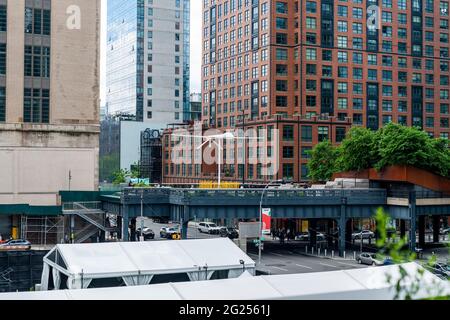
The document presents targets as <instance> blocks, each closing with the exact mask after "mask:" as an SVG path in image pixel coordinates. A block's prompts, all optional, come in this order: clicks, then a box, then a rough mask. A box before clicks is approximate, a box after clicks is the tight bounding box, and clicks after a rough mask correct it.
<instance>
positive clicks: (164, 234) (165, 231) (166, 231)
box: [159, 227, 180, 239]
mask: <svg viewBox="0 0 450 320" xmlns="http://www.w3.org/2000/svg"><path fill="white" fill-rule="evenodd" d="M179 234H180V228H179V227H162V228H161V230H160V231H159V236H160V237H161V238H166V239H172V236H173V235H179Z"/></svg>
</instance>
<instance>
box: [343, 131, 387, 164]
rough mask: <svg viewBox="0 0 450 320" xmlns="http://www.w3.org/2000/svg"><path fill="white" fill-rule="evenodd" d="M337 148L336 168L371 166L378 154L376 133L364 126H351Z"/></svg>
mask: <svg viewBox="0 0 450 320" xmlns="http://www.w3.org/2000/svg"><path fill="white" fill-rule="evenodd" d="M339 149H340V150H339V155H340V156H339V158H338V160H337V168H336V169H337V170H339V171H361V170H364V169H367V168H371V167H373V165H374V164H375V163H376V161H377V156H378V146H377V140H376V134H375V133H374V132H373V131H371V130H369V129H366V128H362V127H353V128H352V129H351V130H350V131H349V132H348V133H347V137H346V139H344V141H343V142H342V144H341V146H340V147H339Z"/></svg>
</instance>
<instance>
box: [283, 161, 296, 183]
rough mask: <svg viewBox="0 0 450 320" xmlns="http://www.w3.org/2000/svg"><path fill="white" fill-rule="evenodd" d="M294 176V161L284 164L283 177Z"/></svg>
mask: <svg viewBox="0 0 450 320" xmlns="http://www.w3.org/2000/svg"><path fill="white" fill-rule="evenodd" d="M293 177H294V165H293V164H292V163H284V164H283V179H287V180H291V179H292V178H293Z"/></svg>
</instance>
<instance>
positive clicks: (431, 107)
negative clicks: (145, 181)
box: [163, 0, 450, 182]
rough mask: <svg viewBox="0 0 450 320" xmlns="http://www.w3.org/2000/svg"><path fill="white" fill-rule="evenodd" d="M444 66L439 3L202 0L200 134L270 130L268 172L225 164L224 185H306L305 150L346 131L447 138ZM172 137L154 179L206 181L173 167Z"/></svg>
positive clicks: (443, 13) (204, 173)
mask: <svg viewBox="0 0 450 320" xmlns="http://www.w3.org/2000/svg"><path fill="white" fill-rule="evenodd" d="M374 6H377V7H374ZM377 8H378V9H377ZM449 64H450V60H449V1H448V0H412V1H409V0H408V1H407V0H348V1H333V0H308V1H306V0H299V1H294V0H290V1H287V0H285V1H275V0H234V1H233V0H227V1H225V0H203V65H202V80H203V81H202V100H203V101H202V120H203V126H204V128H216V129H220V130H223V131H226V130H227V129H228V130H229V129H233V128H242V127H244V128H245V129H248V128H252V129H256V130H259V129H261V128H266V129H268V128H277V129H279V159H278V160H279V168H280V169H279V171H278V173H274V176H273V177H271V176H269V177H268V176H264V177H262V176H261V175H260V174H259V168H258V165H256V166H255V165H250V164H248V165H247V163H244V164H240V165H225V166H224V169H223V172H224V173H226V177H225V179H230V180H238V181H240V180H243V181H247V182H263V181H268V180H270V179H271V178H279V179H281V178H285V179H291V180H293V181H304V180H307V174H308V172H307V166H306V163H307V162H308V155H307V151H308V150H310V149H311V148H312V147H313V146H314V145H315V144H316V143H317V142H319V141H322V140H326V139H329V140H330V141H332V142H333V143H335V144H338V143H339V142H340V141H342V139H343V138H344V136H345V133H346V132H347V131H348V129H349V128H350V126H351V125H356V126H365V127H368V128H371V129H374V130H376V129H378V128H379V127H382V126H383V125H384V124H386V123H389V122H396V123H401V124H404V125H408V126H419V127H421V128H423V130H425V131H426V132H427V133H428V134H429V135H430V136H433V137H444V138H448V136H449V132H450V127H449V103H450V100H449V91H450V85H449V75H450V73H449ZM171 132H172V129H168V130H167V131H166V133H165V135H166V137H164V139H165V143H163V158H164V159H163V176H164V182H195V181H197V180H201V179H204V178H205V177H211V176H213V175H214V174H215V172H216V170H217V169H216V168H215V167H211V166H203V165H201V166H198V165H197V166H195V165H192V166H191V165H189V164H187V165H174V164H172V163H171V154H172V151H171V150H172V147H173V146H175V145H176V144H177V142H176V141H172V142H170V138H169V135H170V133H171ZM213 147H214V146H213ZM194 149H195V148H192V150H194ZM237 151H238V150H237ZM246 152H247V154H249V153H251V150H246ZM241 154H242V152H241ZM258 154H259V152H258ZM263 156H264V155H263ZM237 158H238V157H237ZM244 158H245V156H244Z"/></svg>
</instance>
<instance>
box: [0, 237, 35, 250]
mask: <svg viewBox="0 0 450 320" xmlns="http://www.w3.org/2000/svg"><path fill="white" fill-rule="evenodd" d="M30 249H31V243H30V242H29V241H27V240H23V239H17V240H8V241H6V242H5V243H3V244H0V250H30Z"/></svg>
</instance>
